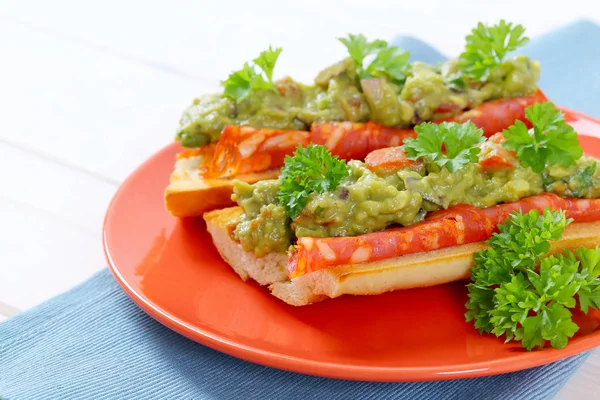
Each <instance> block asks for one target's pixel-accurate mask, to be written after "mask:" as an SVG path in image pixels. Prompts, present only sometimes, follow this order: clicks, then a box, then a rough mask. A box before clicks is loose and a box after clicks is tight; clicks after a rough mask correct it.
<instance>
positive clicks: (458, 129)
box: [402, 121, 485, 172]
mask: <svg viewBox="0 0 600 400" xmlns="http://www.w3.org/2000/svg"><path fill="white" fill-rule="evenodd" d="M415 132H417V138H416V139H412V138H408V139H406V140H404V145H403V146H402V148H403V149H404V151H405V152H406V154H407V156H408V158H409V159H411V160H416V159H418V158H424V159H425V161H427V162H429V163H433V164H437V165H438V166H439V167H446V168H447V169H448V171H450V172H455V171H458V170H459V169H461V168H462V167H464V166H465V165H467V164H469V163H474V162H477V161H478V157H477V156H478V155H479V152H480V151H481V148H480V147H479V145H480V144H482V143H483V142H484V141H485V137H484V136H483V130H482V129H480V128H478V127H476V126H475V124H473V123H472V122H471V121H468V122H465V123H462V124H459V123H456V122H442V123H441V124H434V123H432V122H423V123H421V124H419V125H417V126H415ZM444 149H445V151H444Z"/></svg>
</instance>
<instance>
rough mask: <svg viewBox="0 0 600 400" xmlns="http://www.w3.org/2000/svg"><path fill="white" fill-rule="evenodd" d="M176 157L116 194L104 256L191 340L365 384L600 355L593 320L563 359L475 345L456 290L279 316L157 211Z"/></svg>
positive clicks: (128, 287)
mask: <svg viewBox="0 0 600 400" xmlns="http://www.w3.org/2000/svg"><path fill="white" fill-rule="evenodd" d="M568 120H569V121H570V122H571V123H572V124H573V125H574V126H575V128H576V129H577V130H578V131H579V132H580V133H582V134H583V135H582V136H581V141H582V145H583V146H584V148H585V150H586V153H587V154H589V155H593V156H596V157H600V139H598V138H599V137H600V121H597V120H593V119H591V118H589V117H586V116H584V115H581V114H578V113H574V112H569V113H568ZM180 150H181V149H180V148H179V147H178V146H177V145H176V144H172V145H170V146H167V147H166V148H164V149H163V150H161V151H160V152H158V153H157V154H156V155H154V156H153V157H152V158H150V159H149V160H148V161H146V162H145V163H144V164H143V165H142V166H140V167H139V168H138V169H137V170H136V171H135V172H134V173H133V174H132V175H131V176H130V177H129V178H128V179H127V180H126V181H125V182H124V183H123V185H122V186H121V188H120V189H119V190H118V192H117V194H116V195H115V197H114V199H113V201H112V203H111V205H110V207H109V209H108V212H107V215H106V220H105V225H104V248H105V252H106V256H107V259H108V262H109V265H110V268H111V270H112V273H113V274H114V276H115V278H116V280H117V282H118V283H119V284H120V285H121V286H122V287H123V289H124V290H125V292H126V293H127V294H128V295H129V296H130V297H131V298H132V299H133V301H135V302H136V303H137V304H138V305H139V306H140V307H141V308H142V309H143V310H145V311H146V312H147V313H148V314H150V315H151V316H152V317H154V318H155V319H157V320H158V321H160V322H161V323H163V324H164V325H166V326H168V327H169V328H171V329H173V330H175V331H177V332H179V333H180V334H182V335H185V336H187V337H188V338H190V339H192V340H195V341H197V342H200V343H202V344H205V345H207V346H210V347H212V348H214V349H217V350H220V351H222V352H224V353H227V354H230V355H233V356H236V357H239V358H242V359H245V360H249V361H252V362H255V363H259V364H263V365H268V366H271V367H275V368H281V369H286V370H291V371H296V372H302V373H306V374H312V375H321V376H327V377H334V378H345V379H357V380H372V381H419V380H442V379H455V378H467V377H476V376H483V375H493V374H499V373H505V372H510V371H516V370H520V369H525V368H530V367H534V366H538V365H541V364H545V363H549V362H552V361H556V360H559V359H563V358H565V357H568V356H572V355H574V354H577V353H580V352H583V351H585V350H588V349H591V348H593V347H594V346H598V345H600V328H599V325H600V313H595V314H593V315H591V316H588V317H584V318H581V319H579V321H578V323H579V324H580V325H581V326H582V329H581V331H580V333H578V334H577V335H576V337H575V338H574V339H572V340H571V341H570V343H569V345H568V346H567V347H566V348H564V349H561V350H556V349H545V350H542V351H533V352H527V351H524V350H522V349H521V347H520V346H519V345H518V344H504V343H503V341H502V340H501V339H497V338H496V337H494V336H491V335H480V334H478V333H477V331H476V330H475V329H474V328H473V326H472V325H471V324H469V323H466V322H465V320H464V317H463V314H464V312H465V306H464V305H465V301H466V299H467V296H466V290H465V282H455V283H452V284H446V285H440V286H436V287H431V288H423V289H412V290H405V291H397V292H393V293H388V294H384V295H379V296H357V297H353V296H342V297H341V298H338V299H335V300H327V301H325V302H322V303H318V304H314V305H311V306H306V307H299V308H295V307H292V306H288V305H286V304H284V303H283V302H281V301H280V300H278V299H276V298H275V297H273V296H271V295H269V293H268V291H267V290H266V289H264V288H261V287H259V286H257V285H255V284H253V283H245V282H243V281H242V280H241V279H240V278H239V277H238V276H237V275H236V274H235V273H234V272H233V271H232V270H231V269H230V268H229V266H228V265H227V264H225V263H224V262H223V261H222V260H221V257H220V256H219V254H218V253H217V251H216V250H215V248H214V246H213V244H212V242H211V238H210V236H209V234H208V233H207V232H206V229H205V225H204V222H203V221H202V219H201V218H198V219H188V220H178V219H176V218H173V217H171V216H169V215H168V213H167V211H165V208H164V202H163V190H164V188H165V185H166V184H167V182H168V179H169V174H170V173H171V169H172V167H173V162H174V160H175V154H176V153H177V152H178V151H180ZM142 334H143V332H142Z"/></svg>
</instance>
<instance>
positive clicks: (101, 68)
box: [0, 0, 600, 399]
mask: <svg viewBox="0 0 600 400" xmlns="http://www.w3.org/2000/svg"><path fill="white" fill-rule="evenodd" d="M156 3H158V2H156ZM160 3H162V4H161V5H155V4H154V2H148V1H136V2H130V1H124V0H104V1H102V2H93V3H90V2H81V1H67V0H55V1H52V2H46V1H41V0H40V1H7V0H0V57H1V61H0V72H1V74H0V320H2V319H5V318H7V317H9V316H11V315H13V314H15V313H17V312H19V311H21V310H25V309H28V308H30V307H32V306H35V305H36V304H39V303H41V302H43V301H44V300H47V299H49V298H50V297H52V296H55V295H57V294H59V293H61V292H63V291H65V290H67V289H69V288H71V287H72V286H74V285H76V284H78V283H80V282H82V281H83V280H85V279H86V278H88V277H89V276H90V275H92V274H93V273H94V272H96V271H98V270H100V269H101V268H103V267H104V266H105V265H106V263H105V260H104V257H103V253H102V249H101V238H100V232H101V227H102V219H103V216H104V212H105V210H106V207H107V205H108V202H109V201H110V199H111V197H112V195H113V193H114V192H115V190H116V188H117V186H118V185H119V183H120V182H121V181H122V180H123V179H124V178H125V177H126V176H127V175H128V174H129V173H130V172H131V171H132V170H133V169H134V168H135V167H136V166H137V165H138V164H139V163H140V162H142V161H143V160H144V159H145V158H146V157H148V156H149V155H150V154H152V153H153V152H155V151H156V150H158V149H159V148H161V147H162V146H164V145H165V144H167V143H169V142H170V141H171V140H172V137H173V135H174V131H175V126H176V123H177V121H178V118H179V116H180V114H181V111H182V110H183V109H184V107H186V106H187V105H188V104H189V103H190V101H191V100H192V98H193V97H194V96H196V95H199V94H202V93H205V92H207V91H213V90H215V89H218V85H219V80H222V79H224V78H226V76H227V74H228V73H229V71H230V70H232V69H237V68H239V67H240V66H241V64H242V63H243V62H244V61H246V60H250V59H252V58H253V57H255V56H256V55H257V54H258V53H259V52H260V51H261V50H263V49H264V48H265V47H267V46H268V45H269V44H273V45H274V46H282V47H283V48H284V52H283V54H282V56H281V58H280V61H279V63H278V67H277V70H276V74H277V73H279V74H281V75H282V74H290V75H292V76H294V77H295V78H297V79H300V80H303V81H310V80H311V79H312V78H313V76H314V75H315V73H316V72H317V71H318V69H319V67H321V66H323V65H326V64H328V63H332V62H334V61H336V60H338V59H339V58H340V57H342V56H343V55H344V49H343V47H342V46H341V45H340V44H339V43H338V42H337V41H336V40H335V38H336V37H339V36H343V35H345V34H346V33H349V32H351V33H359V32H360V33H364V34H365V35H367V37H369V38H381V39H390V38H392V37H393V36H394V35H396V34H400V33H408V34H413V35H414V36H417V37H420V38H422V39H423V40H425V41H427V42H429V43H431V44H433V45H434V46H436V47H437V48H439V49H441V50H442V51H443V52H444V53H446V54H449V55H454V54H457V53H458V52H459V51H460V49H461V48H462V46H463V43H464V36H465V34H466V33H467V32H468V31H469V29H470V28H471V27H472V26H473V25H475V23H476V22H477V21H479V20H481V21H484V22H495V21H497V20H499V19H500V18H506V19H508V20H510V21H514V22H518V23H523V24H524V25H525V26H526V27H527V29H528V34H529V35H530V36H532V37H535V36H537V35H539V34H541V33H543V32H546V31H548V30H550V29H552V28H553V27H555V26H558V25H561V24H564V23H568V22H571V21H573V20H574V19H577V18H582V17H585V18H589V19H592V20H594V21H596V22H599V23H600V12H599V11H594V10H598V6H597V5H595V2H594V1H587V2H586V1H570V2H569V6H568V7H566V6H565V5H564V4H565V3H564V2H556V4H552V2H549V1H546V2H544V6H543V11H541V10H540V6H539V5H538V4H539V3H538V2H524V1H522V0H519V1H513V0H505V1H503V2H493V3H492V2H482V1H463V2H447V1H443V0H441V1H418V2H412V3H410V4H401V2H398V1H394V0H380V1H377V2H364V1H359V0H350V1H345V2H344V5H343V6H341V5H339V4H337V2H336V3H335V4H334V2H325V1H323V0H318V1H317V0H302V1H297V2H294V3H290V4H287V3H286V2H278V1H273V2H268V1H264V0H257V1H254V2H241V1H240V2H228V1H218V2H213V1H211V2H202V1H192V0H175V1H169V2H160ZM284 3H285V4H284ZM402 3H405V2H402ZM203 4H205V5H204V6H203ZM464 10H469V11H468V12H467V11H464ZM515 10H518V11H515ZM515 12H517V15H515ZM315 60H317V61H315ZM599 95H600V93H599ZM599 392H600V350H597V351H596V352H595V353H594V354H592V355H591V356H590V357H589V358H588V360H587V361H586V363H585V365H584V366H583V367H582V368H581V369H580V370H579V371H578V372H577V373H576V375H575V376H574V377H573V378H572V379H571V380H570V381H569V382H568V383H567V385H566V386H565V387H564V388H563V389H562V391H561V392H560V393H559V395H558V396H557V398H558V399H575V398H576V399H586V398H589V399H591V398H599V397H600V394H598V393H599Z"/></svg>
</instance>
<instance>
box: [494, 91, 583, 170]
mask: <svg viewBox="0 0 600 400" xmlns="http://www.w3.org/2000/svg"><path fill="white" fill-rule="evenodd" d="M525 117H526V118H527V119H528V120H529V122H531V124H532V126H533V129H532V130H529V129H527V126H526V125H525V123H523V121H519V120H518V121H516V122H515V124H514V125H512V126H511V127H509V128H508V129H505V130H504V131H503V135H504V137H505V138H506V141H505V142H504V144H503V146H504V147H506V148H507V149H511V150H515V151H516V152H517V157H518V158H519V161H520V162H521V165H523V166H525V167H531V169H532V170H533V171H534V172H538V173H539V172H542V171H543V170H544V168H546V166H548V165H553V164H560V165H562V166H564V167H569V166H572V165H575V161H576V160H577V159H579V158H580V157H581V156H582V155H583V149H582V148H581V145H580V143H579V140H578V139H577V132H575V130H574V129H573V127H572V126H571V125H569V124H567V123H566V122H565V118H564V116H563V114H562V112H561V111H560V110H558V109H557V108H556V107H554V105H553V104H552V103H551V102H545V103H537V104H534V105H532V106H530V107H527V108H526V109H525Z"/></svg>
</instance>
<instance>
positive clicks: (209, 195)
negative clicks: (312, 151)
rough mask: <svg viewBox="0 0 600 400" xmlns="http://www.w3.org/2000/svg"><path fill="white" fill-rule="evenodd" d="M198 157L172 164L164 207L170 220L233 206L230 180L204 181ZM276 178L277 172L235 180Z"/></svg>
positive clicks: (241, 177)
mask: <svg viewBox="0 0 600 400" xmlns="http://www.w3.org/2000/svg"><path fill="white" fill-rule="evenodd" d="M200 165H202V158H201V157H198V156H195V157H188V158H181V159H179V160H177V161H176V163H175V168H174V171H173V173H172V174H171V181H170V183H169V185H168V186H167V188H166V189H165V194H164V196H165V206H166V208H167V210H168V211H169V213H170V214H171V215H173V216H174V217H197V216H200V215H202V214H204V213H205V212H207V211H211V210H215V209H218V208H223V207H229V206H231V205H233V204H234V203H233V201H232V200H231V194H232V193H233V179H227V178H224V179H205V178H203V177H202V175H201V174H200V169H199V167H200ZM277 176H279V169H272V170H268V171H263V172H258V173H252V174H244V175H239V176H236V177H235V179H238V180H241V181H245V182H248V183H255V182H258V181H260V180H264V179H274V178H277Z"/></svg>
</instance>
